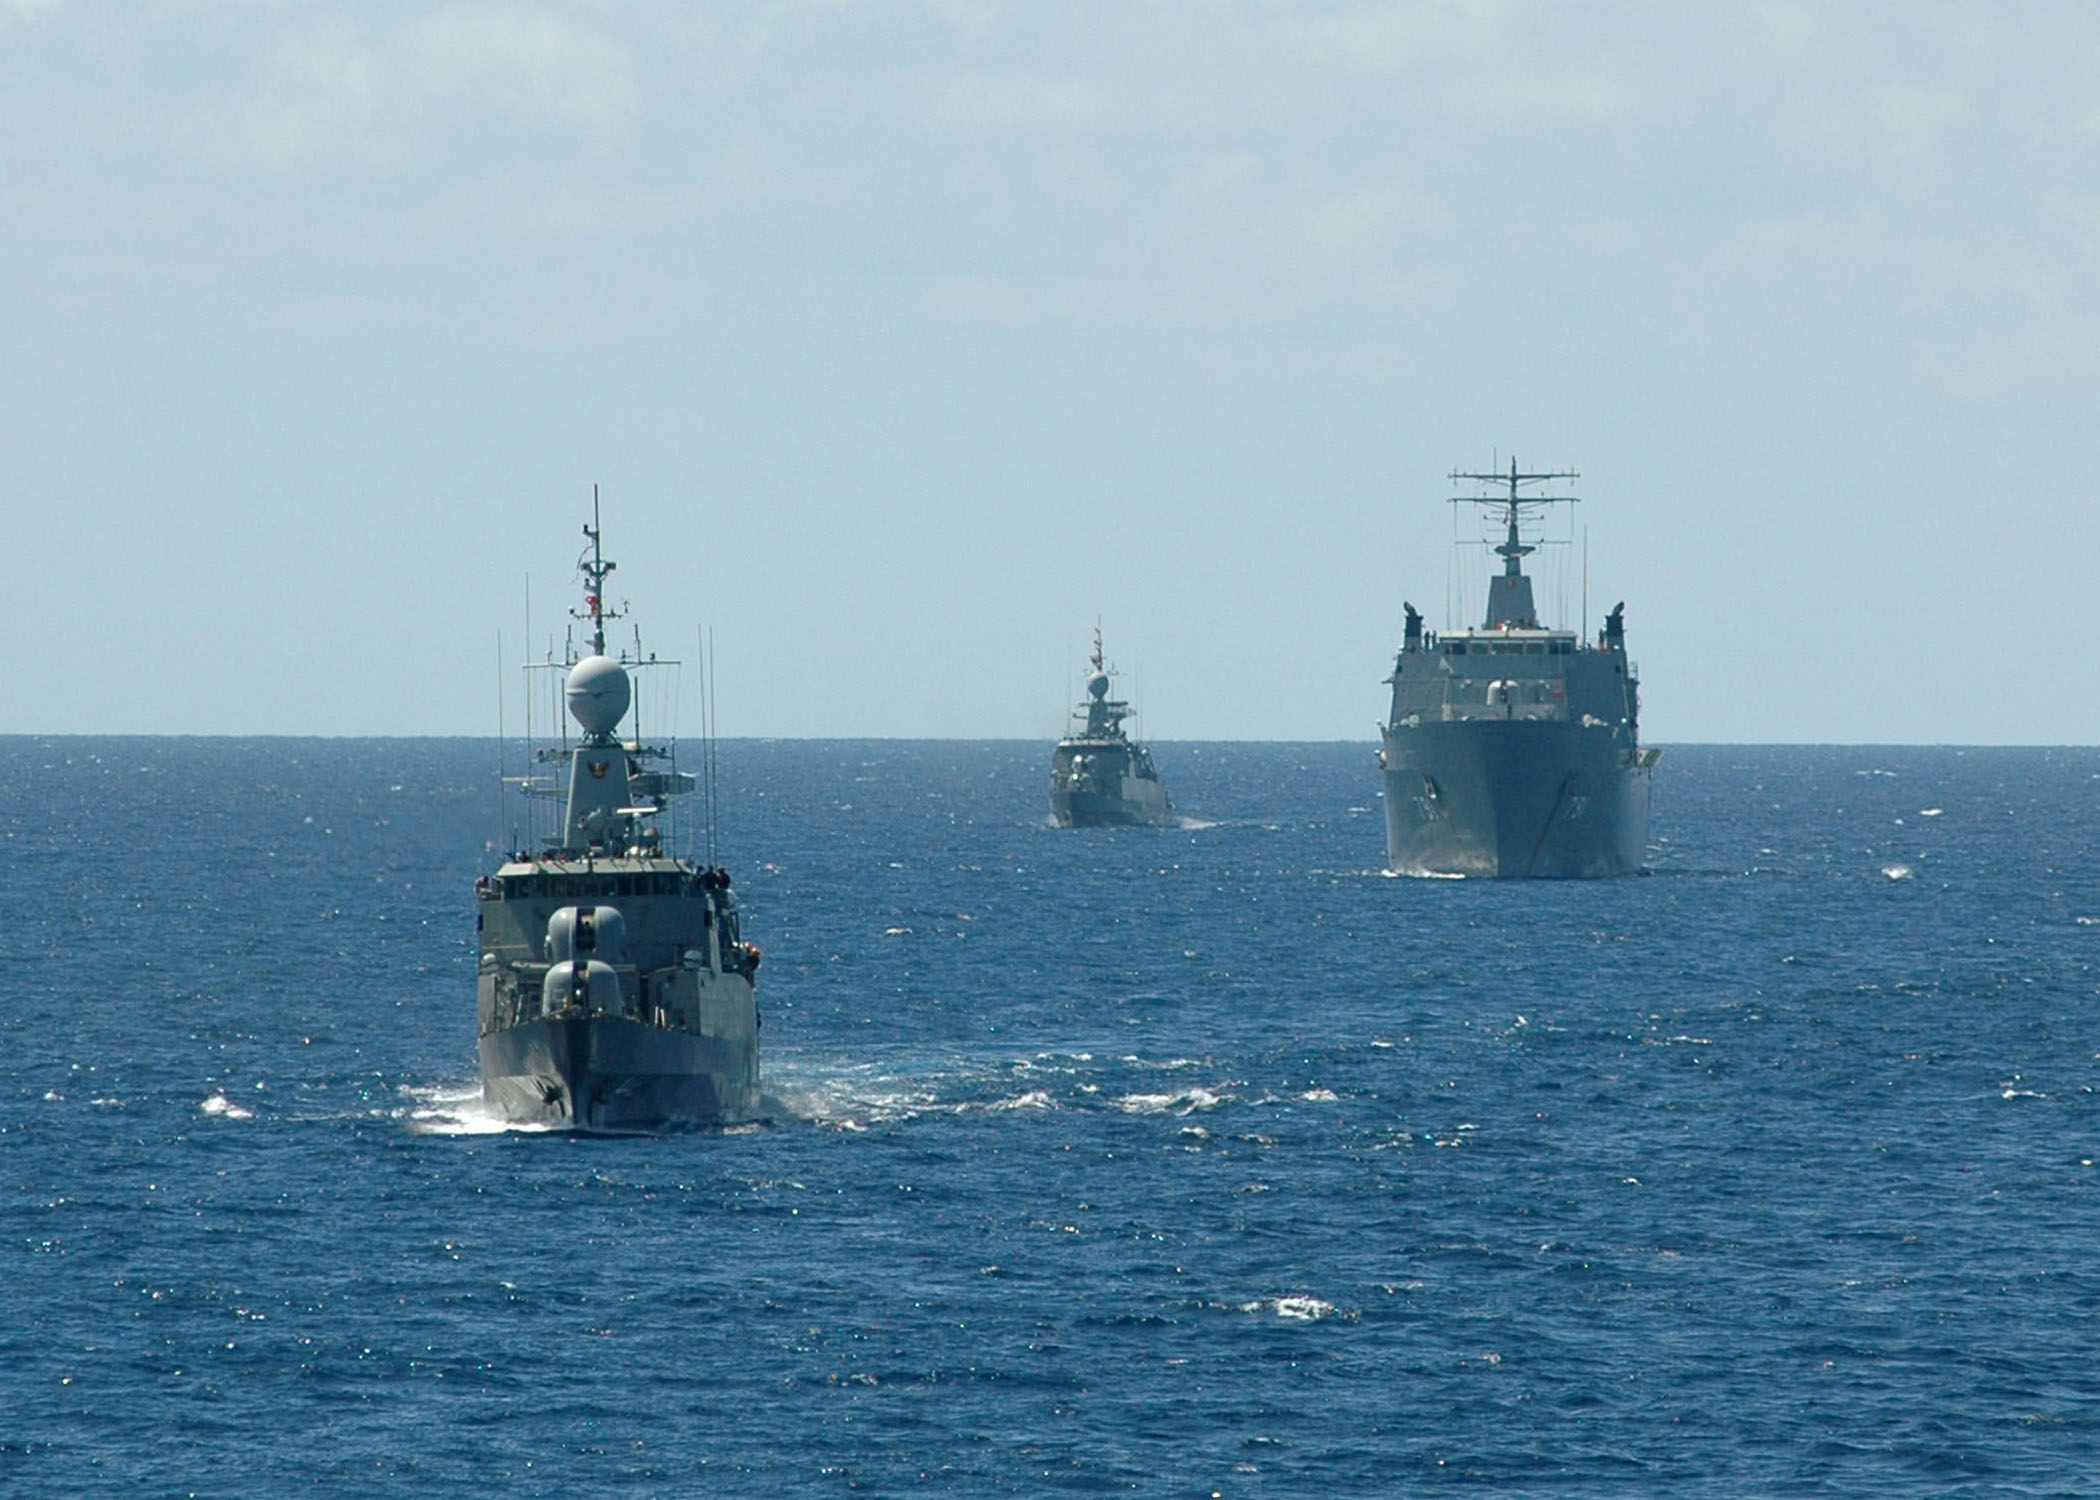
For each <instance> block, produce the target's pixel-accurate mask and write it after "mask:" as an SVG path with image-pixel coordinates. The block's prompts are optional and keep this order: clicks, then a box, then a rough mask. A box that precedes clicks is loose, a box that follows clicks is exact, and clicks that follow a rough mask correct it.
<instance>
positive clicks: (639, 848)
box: [475, 495, 759, 1132]
mask: <svg viewBox="0 0 2100 1500" xmlns="http://www.w3.org/2000/svg"><path fill="white" fill-rule="evenodd" d="M597 519H598V517H597V505H596V497H595V495H594V496H593V502H592V524H591V525H589V526H586V527H584V528H583V530H584V535H585V536H586V537H587V538H589V544H588V546H587V547H586V549H585V551H584V554H583V557H582V559H581V560H580V561H579V563H578V571H579V573H580V574H581V576H582V581H583V606H582V608H581V609H572V610H571V611H570V614H571V616H572V617H573V618H574V619H575V620H577V621H580V622H582V624H583V627H584V629H585V632H586V640H587V642H588V650H587V651H586V652H583V653H582V654H579V653H578V652H577V651H576V650H575V649H574V647H573V646H571V647H570V648H567V649H565V650H564V651H563V652H562V654H561V656H560V657H556V656H555V655H554V653H553V652H551V651H550V652H549V653H548V659H547V660H546V661H543V662H540V663H536V664H534V666H533V667H532V668H528V672H529V673H538V674H541V676H542V680H543V681H546V680H549V679H551V680H555V681H559V682H560V683H561V685H562V696H563V698H564V699H565V700H566V707H567V718H565V719H562V720H561V721H560V725H561V727H560V729H559V731H558V735H557V742H556V743H554V744H551V745H548V746H544V747H542V748H540V749H538V750H537V751H536V754H535V759H536V761H537V762H538V764H539V765H541V766H543V767H547V768H549V770H548V771H547V772H546V773H545V774H533V775H527V776H522V777H517V778H508V777H506V778H505V782H506V786H510V785H517V786H521V787H522V789H523V791H524V793H525V806H526V808H527V818H526V826H527V841H528V846H527V847H525V848H523V849H521V850H520V851H519V852H517V853H514V854H511V855H509V856H508V857H506V858H505V859H504V861H503V863H502V865H501V867H500V868H498V869H497V870H496V872H495V873H494V874H492V875H485V876H483V877H481V879H480V880H478V881H476V882H475V890H476V894H477V895H478V897H479V906H480V915H479V917H478V919H477V924H476V925H477V927H478V928H479V931H480V950H481V972H480V1006H479V1010H480V1029H481V1075H482V1091H483V1094H484V1096H485V1097H486V1099H487V1101H488V1104H489V1106H490V1107H491V1108H492V1109H493V1110H494V1112H495V1113H496V1114H498V1115H499V1116H501V1117H502V1118H503V1119H505V1120H508V1121H511V1122H515V1123H520V1124H536V1125H550V1126H555V1127H559V1128H563V1129H570V1130H579V1131H593V1132H597V1131H604V1132H621V1131H653V1130H661V1129H667V1128H679V1127H691V1126H712V1125H728V1124H735V1123H737V1122H739V1121H744V1120H750V1119H753V1118H756V1117H757V1115H758V1113H759V1087H758V1024H759V1022H758V997H757V993H756V991H755V989H754V988H753V980H754V978H755V977H756V975H757V972H758V962H759V953H758V949H757V948H756V947H754V946H752V945H751V944H750V943H747V942H745V941H744V940H743V937H742V933H741V931H740V930H739V923H738V917H737V904H736V896H735V893H734V891H733V890H732V889H731V884H730V878H729V872H728V871H727V870H724V869H722V868H721V867H720V866H718V865H715V864H713V863H711V862H710V863H709V864H706V865H704V866H703V865H701V864H698V863H695V862H694V861H692V860H688V859H685V858H682V857H680V856H678V855H677V854H675V853H671V852H667V849H666V835H667V834H669V833H673V832H674V831H675V830H674V829H673V827H672V823H671V819H672V812H671V806H670V804H671V799H672V798H674V797H677V796H681V795H684V794H687V793H690V792H692V791H693V790H694V789H695V779H694V777H693V776H691V775H690V774H688V773H686V772H682V771H680V770H678V769H677V766H676V760H675V746H671V745H669V744H656V745H652V744H650V743H648V742H647V741H645V740H644V739H643V738H642V735H641V730H640V727H639V725H638V724H637V725H634V726H632V727H631V729H630V733H629V736H628V737H627V738H624V739H623V738H622V737H621V735H620V725H621V722H622V720H624V719H626V718H627V716H628V709H629V707H630V706H631V704H632V703H633V700H634V685H633V679H634V676H635V674H637V673H643V672H647V671H650V670H651V669H655V668H661V667H673V666H675V665H676V663H674V662H669V661H659V660H658V659H657V658H656V657H655V656H654V655H653V654H652V655H650V656H648V657H646V658H644V657H643V656H642V652H641V639H640V634H639V632H637V633H636V636H635V645H634V649H633V651H632V652H631V653H630V652H627V651H624V650H623V651H621V652H620V654H619V655H618V656H617V657H616V656H613V655H609V654H608V653H607V649H606V643H605V626H606V622H607V621H608V620H613V619H617V618H620V615H621V611H617V610H613V609H609V608H608V607H607V605H606V596H605V580H606V577H607V575H609V574H610V573H611V572H612V571H613V568H614V566H615V565H614V564H613V563H611V562H609V561H607V560H606V558H605V555H604V549H603V546H602V535H601V533H600V530H599V527H598V525H597ZM574 628H575V627H574V626H572V627H571V629H572V630H573V629H574ZM529 697H530V695H529V694H528V701H529ZM637 717H639V715H637ZM568 719H573V720H574V722H575V726H576V729H577V731H578V734H577V737H576V739H575V740H574V741H573V742H571V741H570V739H569V735H568V731H567V722H568ZM703 727H705V726H703ZM526 732H527V737H528V738H530V737H531V734H532V730H531V725H530V722H529V720H528V724H527V731H526ZM708 743H709V744H710V746H711V743H712V742H711V740H710V741H709V742H708ZM712 764H713V762H712V756H711V754H710V755H709V756H708V757H707V760H706V765H707V766H708V768H709V769H710V771H711V769H712ZM564 772H565V773H566V785H564V784H563V782H562V779H561V777H562V774H563V773H564ZM709 781H710V785H709V787H708V789H707V793H708V796H707V800H708V802H709V804H710V806H709V813H710V816H709V818H708V829H709V842H710V845H711V844H712V829H713V818H712V816H711V813H712V805H711V804H712V799H713V787H712V776H710V778H709ZM506 802H507V799H506ZM535 803H538V804H540V805H541V806H543V807H547V808H550V809H558V815H559V816H558V822H554V824H553V826H552V827H551V828H548V829H544V830H542V829H540V828H537V827H535V826H534V824H535V823H538V822H541V821H548V820H546V819H543V818H535V817H533V816H532V814H531V809H532V808H533V806H534V804H535ZM535 841H536V842H535Z"/></svg>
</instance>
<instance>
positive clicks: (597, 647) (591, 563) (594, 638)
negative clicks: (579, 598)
mask: <svg viewBox="0 0 2100 1500" xmlns="http://www.w3.org/2000/svg"><path fill="white" fill-rule="evenodd" d="M583 534H584V535H585V536H587V537H589V538H590V539H591V555H590V556H589V557H587V558H585V559H583V560H582V561H580V562H579V563H577V565H576V566H577V569H578V570H579V571H580V572H581V573H582V574H583V587H584V592H583V609H582V610H571V611H570V613H571V614H573V615H575V616H576V618H577V619H579V620H583V619H588V620H589V621H590V622H591V655H593V656H603V655H604V654H605V622H606V621H607V620H617V619H619V618H620V611H618V610H616V609H607V608H606V607H605V578H606V575H607V574H609V573H611V572H612V570H613V569H614V568H616V567H618V566H619V564H618V563H610V562H607V561H606V560H605V531H604V528H603V527H602V526H601V525H600V524H599V520H598V486H596V485H595V484H594V485H592V486H591V524H590V525H588V526H586V527H584V528H583Z"/></svg>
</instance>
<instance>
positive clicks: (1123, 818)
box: [1050, 740, 1174, 828]
mask: <svg viewBox="0 0 2100 1500" xmlns="http://www.w3.org/2000/svg"><path fill="white" fill-rule="evenodd" d="M1147 773H1150V774H1147ZM1050 818H1051V821H1052V822H1054V823H1056V824H1057V826H1058V827H1060V828H1167V827H1171V826H1172V824H1173V822H1174V810H1173V808H1172V807H1171V806H1170V805H1169V804H1168V801H1167V788H1166V785H1165V783H1163V782H1162V781H1161V780H1160V779H1159V776H1158V774H1157V773H1156V772H1153V771H1152V757H1151V755H1150V753H1149V752H1147V751H1146V750H1144V749H1143V748H1141V747H1139V746H1135V745H1131V744H1128V743H1126V742H1123V741H1120V740H1111V741H1088V740H1065V741H1062V742H1060V743H1059V745H1058V747H1057V749H1056V751H1055V752H1054V753H1053V754H1052V755H1051V757H1050Z"/></svg>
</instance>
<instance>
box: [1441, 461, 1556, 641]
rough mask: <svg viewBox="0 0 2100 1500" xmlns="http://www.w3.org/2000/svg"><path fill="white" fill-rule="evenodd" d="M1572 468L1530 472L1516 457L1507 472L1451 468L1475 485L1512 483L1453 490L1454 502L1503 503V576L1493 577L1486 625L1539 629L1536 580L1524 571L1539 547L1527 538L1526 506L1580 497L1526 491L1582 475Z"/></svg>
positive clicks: (1500, 550)
mask: <svg viewBox="0 0 2100 1500" xmlns="http://www.w3.org/2000/svg"><path fill="white" fill-rule="evenodd" d="M1581 477H1582V476H1581V475H1580V474H1578V473H1577V472H1576V471H1575V470H1573V469H1556V470H1548V471H1544V472H1540V473H1535V474H1527V473H1525V472H1523V471H1522V470H1520V469H1519V468H1518V467H1517V461H1516V459H1515V457H1511V459H1510V461H1509V472H1508V473H1507V474H1500V473H1497V474H1466V473H1460V472H1458V471H1456V470H1454V471H1453V472H1452V475H1451V480H1452V482H1453V483H1454V484H1455V483H1458V482H1459V481H1461V480H1471V481H1472V482H1473V483H1475V484H1495V485H1508V486H1509V493H1508V494H1507V495H1453V496H1452V497H1451V503H1452V504H1453V505H1478V506H1481V507H1483V508H1486V507H1499V508H1500V509H1501V510H1502V513H1503V514H1502V521H1503V524H1504V526H1505V527H1506V528H1507V534H1506V535H1505V536H1504V538H1503V540H1502V542H1501V544H1500V545H1499V546H1497V547H1496V548H1495V553H1496V555H1497V556H1499V557H1500V558H1501V559H1502V576H1501V577H1499V578H1497V579H1495V580H1493V581H1492V583H1491V584H1490V585H1489V588H1488V611H1487V628H1488V629H1490V630H1493V629H1495V628H1497V627H1498V626H1500V627H1505V628H1515V629H1520V630H1536V629H1538V625H1539V620H1538V611H1537V610H1536V609H1535V608H1533V606H1532V601H1531V580H1530V579H1529V578H1527V577H1525V576H1524V567H1523V559H1524V558H1526V557H1529V556H1530V555H1531V554H1532V553H1534V552H1536V551H1538V548H1536V547H1534V546H1532V545H1530V544H1529V543H1527V542H1526V541H1525V540H1524V537H1523V534H1522V530H1521V527H1520V523H1521V522H1522V520H1523V516H1524V510H1525V508H1526V507H1527V506H1537V505H1577V504H1580V503H1581V501H1580V498H1579V497H1578V496H1575V495H1527V494H1523V493H1521V491H1522V490H1523V487H1524V486H1525V485H1528V484H1544V483H1546V482H1548V481H1549V480H1555V479H1580V478H1581Z"/></svg>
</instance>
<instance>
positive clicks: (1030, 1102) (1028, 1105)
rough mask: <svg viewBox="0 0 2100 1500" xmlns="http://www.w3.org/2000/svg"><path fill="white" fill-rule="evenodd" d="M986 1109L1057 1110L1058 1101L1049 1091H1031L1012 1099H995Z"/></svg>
mask: <svg viewBox="0 0 2100 1500" xmlns="http://www.w3.org/2000/svg"><path fill="white" fill-rule="evenodd" d="M984 1107H985V1108H986V1109H988V1110H1002V1109H1055V1108H1057V1101H1056V1100H1054V1099H1052V1098H1051V1097H1050V1094H1049V1091H1048V1090H1047V1089H1030V1090H1029V1091H1028V1092H1027V1093H1025V1094H1016V1095H1015V1096H1014V1097H1013V1098H1011V1099H994V1100H993V1101H992V1102H991V1103H990V1104H987V1105H985V1106H984Z"/></svg>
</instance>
